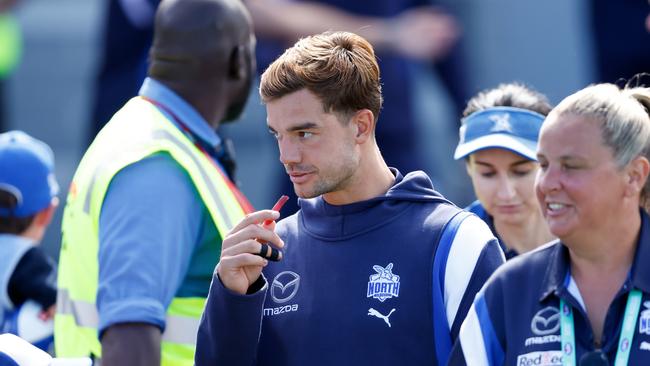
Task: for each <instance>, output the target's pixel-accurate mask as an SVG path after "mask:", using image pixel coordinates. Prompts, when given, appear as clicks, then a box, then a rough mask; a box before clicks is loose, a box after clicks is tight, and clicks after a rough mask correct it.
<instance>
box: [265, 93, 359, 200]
mask: <svg viewBox="0 0 650 366" xmlns="http://www.w3.org/2000/svg"><path fill="white" fill-rule="evenodd" d="M266 110H267V116H268V117H267V124H268V127H269V131H270V132H271V133H272V134H273V135H274V136H275V138H276V139H277V141H278V148H279V150H280V161H281V162H282V164H283V165H284V168H285V170H286V171H287V174H289V177H290V179H291V182H292V183H293V187H294V190H295V191H296V194H297V195H298V196H299V197H301V198H313V197H317V196H319V195H322V194H327V193H332V192H340V191H345V190H347V189H348V188H349V187H350V185H351V184H352V182H353V181H354V175H355V173H356V171H357V168H358V166H359V153H360V152H359V148H358V145H357V143H356V141H355V133H356V132H355V131H356V129H355V127H354V123H348V121H340V120H339V117H338V115H337V114H333V113H325V112H324V111H323V105H322V103H321V101H320V100H319V99H318V98H317V97H316V96H315V95H314V94H313V93H311V92H310V91H308V90H307V89H302V90H299V91H297V92H294V93H291V94H288V95H286V96H284V97H282V98H279V99H277V100H274V101H272V102H269V103H267V106H266Z"/></svg>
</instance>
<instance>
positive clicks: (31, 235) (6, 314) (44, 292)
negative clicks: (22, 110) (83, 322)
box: [0, 131, 59, 347]
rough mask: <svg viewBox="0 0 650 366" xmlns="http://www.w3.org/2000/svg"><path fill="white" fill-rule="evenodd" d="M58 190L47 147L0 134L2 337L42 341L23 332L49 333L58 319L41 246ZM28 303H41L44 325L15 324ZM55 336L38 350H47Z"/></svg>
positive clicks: (48, 263) (16, 135) (48, 266)
mask: <svg viewBox="0 0 650 366" xmlns="http://www.w3.org/2000/svg"><path fill="white" fill-rule="evenodd" d="M58 189H59V187H58V185H57V182H56V179H55V177H54V154H53V153H52V150H51V149H50V147H49V146H47V144H45V143H44V142H42V141H39V140H37V139H34V138H33V137H30V136H29V135H27V134H25V133H24V132H21V131H11V132H6V133H2V134H0V332H1V333H4V332H10V333H15V334H17V335H19V336H22V337H23V338H25V339H27V340H29V341H32V342H34V341H37V339H29V338H30V337H28V335H27V334H21V333H22V330H23V329H22V328H29V329H24V331H29V332H34V331H36V332H37V333H38V332H39V329H34V328H38V327H36V325H39V327H42V328H45V329H46V333H47V332H49V328H51V326H52V324H51V320H52V318H53V316H54V310H55V304H56V282H55V277H56V276H55V270H54V266H53V264H52V261H51V260H50V259H49V258H48V257H47V256H46V255H45V253H44V252H43V251H42V250H41V249H40V248H39V247H38V244H39V243H40V241H41V239H42V238H43V235H44V234H45V230H46V229H47V227H48V225H49V224H50V222H51V220H52V217H53V215H54V212H55V210H56V207H57V205H58V202H59V201H58V198H57V197H56V194H57V193H58ZM23 304H31V305H33V304H37V306H38V307H40V311H39V312H37V314H38V318H40V320H41V321H40V322H39V321H38V320H37V319H36V321H35V322H33V323H31V324H34V325H31V326H22V327H21V326H20V324H16V323H17V320H18V321H22V320H20V318H19V315H18V311H20V308H21V307H22V306H23ZM32 321H34V319H32ZM39 323H40V324H39ZM40 332H41V333H42V329H41V330H40ZM51 335H52V333H51V332H49V337H46V338H49V341H47V342H46V343H40V344H37V345H38V346H39V347H40V346H42V347H47V346H48V343H51V338H52V337H51ZM39 340H40V341H41V342H42V341H44V340H45V339H42V338H41V339H39Z"/></svg>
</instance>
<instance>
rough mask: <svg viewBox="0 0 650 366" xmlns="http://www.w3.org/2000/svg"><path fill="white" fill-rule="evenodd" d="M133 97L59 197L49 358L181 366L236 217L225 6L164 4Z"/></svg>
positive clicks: (243, 41)
mask: <svg viewBox="0 0 650 366" xmlns="http://www.w3.org/2000/svg"><path fill="white" fill-rule="evenodd" d="M150 59H151V65H150V67H149V70H148V76H149V77H148V78H147V79H146V80H145V82H144V84H143V85H142V88H141V89H140V95H139V96H137V97H135V98H133V99H131V100H130V101H129V102H128V103H127V104H126V105H125V106H124V107H123V108H122V109H121V110H119V111H118V112H117V113H116V114H115V115H114V116H113V118H112V119H111V120H110V121H109V122H108V124H107V125H106V127H105V128H104V129H103V130H102V131H101V132H100V133H99V134H98V135H97V137H96V139H95V141H94V142H93V143H92V145H91V146H90V147H89V149H88V151H87V152H86V154H85V155H84V157H83V159H82V161H81V163H80V165H79V167H78V169H77V172H76V174H75V176H74V179H73V182H72V184H71V187H70V193H69V195H68V201H67V205H66V209H65V214H64V221H63V243H62V248H61V255H60V264H59V268H60V273H59V280H58V281H59V284H58V285H59V296H58V301H57V304H58V308H57V313H58V314H57V317H56V324H55V336H56V352H57V356H59V357H80V356H88V355H90V356H92V357H94V358H101V359H102V363H105V364H110V365H145V364H146V365H155V364H162V365H191V364H193V355H194V345H195V342H196V332H197V328H198V322H199V317H200V315H201V311H202V309H203V304H204V300H205V297H207V294H208V289H209V285H210V280H211V278H212V271H213V269H214V265H215V263H216V262H217V260H218V256H219V252H220V245H221V238H222V237H224V236H225V234H226V233H227V232H228V231H229V230H230V229H231V228H232V226H233V223H236V222H238V221H239V220H240V219H241V218H242V217H243V216H244V214H245V213H246V212H248V211H249V210H250V207H249V204H248V203H247V201H246V200H245V199H244V198H243V196H242V195H241V194H240V192H239V191H238V190H237V188H236V187H235V186H234V184H233V183H232V181H231V178H230V177H229V175H228V174H227V172H226V171H227V170H229V169H228V168H229V167H230V164H225V163H223V161H224V160H223V159H222V158H224V157H225V155H226V153H225V151H226V149H225V148H224V143H223V142H222V141H221V139H220V138H219V136H218V135H217V134H216V132H215V131H216V128H217V127H218V126H219V125H220V124H221V123H223V122H225V121H230V120H233V119H235V118H237V117H238V116H239V114H240V113H241V111H242V109H243V107H244V105H245V102H246V98H247V95H248V92H249V89H250V86H251V79H252V74H253V69H254V61H253V60H254V37H253V35H252V27H251V22H250V18H249V15H248V13H247V11H246V9H245V8H244V6H243V5H242V4H241V3H240V1H237V0H168V1H167V0H166V1H162V2H161V4H160V7H159V8H158V10H157V13H156V20H155V31H154V41H153V46H152V48H151V51H150Z"/></svg>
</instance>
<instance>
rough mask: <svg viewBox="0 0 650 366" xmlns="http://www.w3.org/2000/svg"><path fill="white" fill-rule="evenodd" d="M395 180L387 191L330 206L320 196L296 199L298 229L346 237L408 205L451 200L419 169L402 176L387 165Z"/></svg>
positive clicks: (382, 222) (382, 221)
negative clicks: (367, 197) (362, 199)
mask: <svg viewBox="0 0 650 366" xmlns="http://www.w3.org/2000/svg"><path fill="white" fill-rule="evenodd" d="M391 171H392V172H393V175H395V182H394V183H393V185H392V186H391V187H390V189H388V191H387V192H386V193H385V194H383V195H381V196H378V197H375V198H371V199H369V200H366V201H360V202H354V203H351V204H348V205H341V206H334V205H330V204H329V203H327V202H325V200H324V199H323V197H322V196H319V197H316V198H311V199H299V204H300V211H299V212H298V214H297V215H298V217H297V218H298V222H299V224H300V229H301V230H303V229H304V230H305V231H306V233H307V234H309V235H311V236H313V237H315V238H318V239H321V240H331V241H335V240H346V239H349V238H351V237H354V236H356V235H360V234H363V233H366V232H368V231H371V230H375V229H376V228H377V227H380V226H383V225H386V224H388V223H389V222H390V221H392V220H394V219H396V218H397V217H399V216H400V215H402V214H404V213H406V212H407V211H408V209H409V208H410V207H411V206H412V205H418V204H432V203H442V202H444V203H447V204H451V202H449V201H448V200H447V199H445V198H444V197H443V196H442V195H441V194H440V193H438V192H437V191H436V190H435V189H434V188H433V184H432V183H431V180H430V179H429V177H428V176H427V175H426V174H425V173H424V172H422V171H415V172H411V173H408V174H407V175H406V176H402V174H400V172H399V171H398V170H397V169H394V168H391Z"/></svg>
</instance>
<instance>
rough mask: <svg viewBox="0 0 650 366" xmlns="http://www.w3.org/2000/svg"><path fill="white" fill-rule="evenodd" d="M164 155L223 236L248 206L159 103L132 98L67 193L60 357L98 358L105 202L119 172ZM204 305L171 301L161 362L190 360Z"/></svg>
mask: <svg viewBox="0 0 650 366" xmlns="http://www.w3.org/2000/svg"><path fill="white" fill-rule="evenodd" d="M159 152H166V153H168V154H169V155H170V156H171V157H172V158H173V159H174V160H176V162H178V164H180V166H181V167H183V168H184V169H185V171H187V173H188V174H189V176H190V178H191V180H192V182H193V184H194V186H195V187H196V190H197V191H198V193H199V195H200V197H201V200H202V201H203V203H204V204H205V206H206V207H207V210H208V212H209V213H210V216H211V217H212V220H213V222H214V224H215V227H216V228H217V230H218V231H219V234H220V235H221V237H222V238H223V237H225V234H226V233H227V232H228V231H229V230H230V229H232V227H233V226H234V225H235V224H236V223H237V222H238V221H239V220H241V219H242V218H243V217H244V215H245V211H246V210H247V209H248V206H247V205H246V204H245V203H240V201H238V197H237V195H238V194H239V195H240V193H239V192H238V191H237V189H236V188H234V185H233V184H232V183H231V182H230V181H229V180H228V178H227V177H226V176H225V175H224V174H223V173H222V172H221V170H220V169H219V168H217V167H216V166H215V164H214V162H213V161H211V159H210V158H209V157H208V156H206V155H205V154H204V153H203V152H201V151H200V150H199V149H198V148H197V147H196V146H195V145H194V144H193V143H192V142H191V141H190V140H189V139H188V138H187V137H186V136H185V135H184V133H183V132H181V131H180V130H179V129H178V128H177V127H176V126H175V125H173V124H172V122H170V121H169V120H168V119H167V118H166V117H165V116H164V115H163V114H162V113H161V112H160V111H159V109H158V108H157V107H156V106H154V105H153V104H152V103H151V102H149V101H147V100H145V99H143V98H141V97H136V98H133V99H131V100H130V101H129V102H128V103H127V104H126V105H125V106H124V107H123V108H122V109H121V110H120V111H119V112H117V113H116V114H115V116H113V118H112V119H111V121H110V122H109V123H108V124H107V125H106V127H105V128H104V129H103V130H102V131H101V132H100V133H99V134H98V136H97V138H96V139H95V141H94V142H93V143H92V145H91V146H90V148H89V149H88V151H87V152H86V154H85V155H84V157H83V159H82V160H81V163H80V164H79V167H78V169H77V172H76V173H75V176H74V178H73V181H72V184H71V186H70V192H69V193H68V199H67V204H66V207H65V211H64V217H63V227H62V231H63V241H62V246H61V255H60V259H59V274H58V287H59V293H58V298H57V309H56V310H57V314H56V317H55V333H54V334H55V351H56V354H57V356H58V357H83V356H89V355H93V356H94V357H96V358H100V357H101V344H100V342H99V340H98V330H97V328H98V313H97V308H96V306H95V301H96V294H97V285H98V267H99V266H98V260H97V255H98V250H99V242H98V240H99V239H98V238H99V214H100V210H101V207H102V202H103V200H104V196H105V195H106V191H107V189H108V186H109V183H110V182H111V179H112V178H113V177H114V176H115V174H117V173H118V172H119V171H120V170H121V169H123V168H125V167H126V166H128V165H130V164H133V163H135V162H137V161H139V160H141V159H143V158H145V157H147V156H150V155H152V154H155V153H159ZM125 204H127V203H126V202H125ZM244 207H245V208H244ZM188 245H189V243H188ZM216 261H217V258H215V264H216ZM204 303H205V299H204V298H179V297H175V298H174V299H173V300H172V302H171V305H170V306H169V308H168V309H167V317H166V326H165V331H164V332H163V334H162V345H161V346H162V365H174V366H175V365H192V364H193V362H194V349H195V345H196V333H197V330H198V324H199V320H200V317H201V313H202V311H203V306H204Z"/></svg>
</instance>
